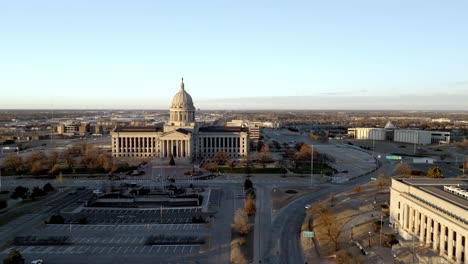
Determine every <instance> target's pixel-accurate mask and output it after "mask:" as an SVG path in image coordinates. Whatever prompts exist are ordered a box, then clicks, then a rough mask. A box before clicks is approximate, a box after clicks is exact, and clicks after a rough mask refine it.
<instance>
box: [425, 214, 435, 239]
mask: <svg viewBox="0 0 468 264" xmlns="http://www.w3.org/2000/svg"><path fill="white" fill-rule="evenodd" d="M426 226H427V227H426V230H427V231H426V232H427V234H426V244H430V243H431V232H434V229H432V230H431V226H432V218H431V217H427V224H426Z"/></svg>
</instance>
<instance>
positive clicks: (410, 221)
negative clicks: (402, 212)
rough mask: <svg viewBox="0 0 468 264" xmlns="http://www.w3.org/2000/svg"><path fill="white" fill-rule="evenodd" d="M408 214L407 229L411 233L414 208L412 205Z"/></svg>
mask: <svg viewBox="0 0 468 264" xmlns="http://www.w3.org/2000/svg"><path fill="white" fill-rule="evenodd" d="M409 211H410V214H409V231H410V233H411V234H414V233H413V227H414V209H413V207H410V210H409Z"/></svg>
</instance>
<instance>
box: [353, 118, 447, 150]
mask: <svg viewBox="0 0 468 264" xmlns="http://www.w3.org/2000/svg"><path fill="white" fill-rule="evenodd" d="M348 135H349V136H350V137H351V138H355V139H363V140H390V141H395V142H403V143H411V144H419V145H429V144H436V143H448V142H450V132H446V131H426V130H412V129H397V128H396V127H395V126H394V125H393V124H392V123H390V122H388V123H387V125H385V127H384V128H369V127H355V128H348Z"/></svg>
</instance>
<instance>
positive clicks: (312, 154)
mask: <svg viewBox="0 0 468 264" xmlns="http://www.w3.org/2000/svg"><path fill="white" fill-rule="evenodd" d="M310 148H311V153H310V185H313V184H312V178H313V175H314V145H312V144H310Z"/></svg>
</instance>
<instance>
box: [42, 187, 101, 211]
mask: <svg viewBox="0 0 468 264" xmlns="http://www.w3.org/2000/svg"><path fill="white" fill-rule="evenodd" d="M93 195H94V194H93V191H92V190H88V189H83V190H74V191H69V192H67V193H66V194H64V195H61V196H60V197H58V198H56V199H54V200H52V201H49V202H48V203H46V206H51V207H52V208H55V207H58V206H60V205H64V204H68V203H70V202H72V201H73V200H77V199H82V200H88V199H90V198H91V197H93Z"/></svg>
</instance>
